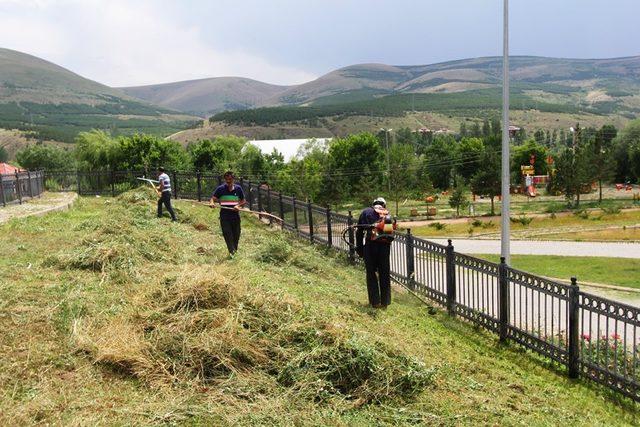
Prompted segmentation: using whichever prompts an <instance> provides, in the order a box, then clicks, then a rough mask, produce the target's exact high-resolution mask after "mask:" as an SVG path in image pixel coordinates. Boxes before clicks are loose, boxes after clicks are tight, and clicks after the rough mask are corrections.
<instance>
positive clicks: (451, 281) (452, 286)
mask: <svg viewBox="0 0 640 427" xmlns="http://www.w3.org/2000/svg"><path fill="white" fill-rule="evenodd" d="M448 242H449V244H448V245H447V257H446V260H447V263H446V268H447V311H448V312H449V315H450V316H455V314H456V266H455V253H454V251H453V245H452V244H451V239H449V240H448Z"/></svg>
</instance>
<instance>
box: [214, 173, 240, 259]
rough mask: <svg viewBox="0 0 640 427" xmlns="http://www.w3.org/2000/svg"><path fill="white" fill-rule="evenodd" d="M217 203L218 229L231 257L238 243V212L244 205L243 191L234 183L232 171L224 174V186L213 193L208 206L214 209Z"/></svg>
mask: <svg viewBox="0 0 640 427" xmlns="http://www.w3.org/2000/svg"><path fill="white" fill-rule="evenodd" d="M216 203H218V204H219V205H220V207H221V209H220V228H221V229H222V236H223V237H224V241H225V243H226V244H227V250H228V251H229V255H231V256H233V255H234V254H235V253H236V251H237V250H238V243H239V242H240V232H241V228H240V211H239V209H240V208H241V207H242V206H244V205H245V203H246V200H245V198H244V191H243V190H242V187H241V186H239V185H238V184H236V183H235V177H234V175H233V172H232V171H227V172H225V174H224V184H222V185H220V186H219V187H218V188H216V190H215V191H214V192H213V195H212V196H211V200H210V201H209V205H210V206H211V207H212V208H214V207H215V204H216Z"/></svg>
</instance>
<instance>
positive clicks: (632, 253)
mask: <svg viewBox="0 0 640 427" xmlns="http://www.w3.org/2000/svg"><path fill="white" fill-rule="evenodd" d="M429 240H431V241H433V242H436V243H440V244H443V245H446V244H447V241H446V240H445V239H429ZM453 246H454V247H455V250H456V252H460V253H463V254H499V253H500V240H476V239H473V240H469V239H455V240H453ZM511 253H512V254H513V255H562V256H593V257H613V258H640V243H613V242H612V243H608V242H565V241H542V240H512V241H511Z"/></svg>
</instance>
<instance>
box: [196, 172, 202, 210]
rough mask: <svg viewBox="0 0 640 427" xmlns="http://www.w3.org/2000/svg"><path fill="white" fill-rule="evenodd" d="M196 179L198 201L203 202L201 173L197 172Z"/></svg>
mask: <svg viewBox="0 0 640 427" xmlns="http://www.w3.org/2000/svg"><path fill="white" fill-rule="evenodd" d="M196 179H197V180H198V201H199V202H201V201H202V174H201V173H200V171H199V170H198V171H196Z"/></svg>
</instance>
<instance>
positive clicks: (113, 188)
mask: <svg viewBox="0 0 640 427" xmlns="http://www.w3.org/2000/svg"><path fill="white" fill-rule="evenodd" d="M115 175H116V173H115V172H114V171H113V169H111V173H110V174H109V179H110V180H111V182H110V185H111V197H115V195H116V184H115V180H116V176H115Z"/></svg>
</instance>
